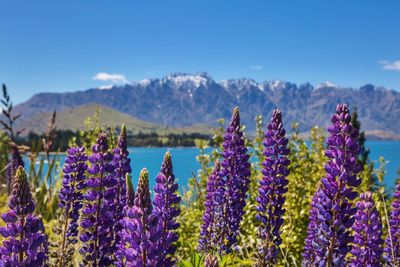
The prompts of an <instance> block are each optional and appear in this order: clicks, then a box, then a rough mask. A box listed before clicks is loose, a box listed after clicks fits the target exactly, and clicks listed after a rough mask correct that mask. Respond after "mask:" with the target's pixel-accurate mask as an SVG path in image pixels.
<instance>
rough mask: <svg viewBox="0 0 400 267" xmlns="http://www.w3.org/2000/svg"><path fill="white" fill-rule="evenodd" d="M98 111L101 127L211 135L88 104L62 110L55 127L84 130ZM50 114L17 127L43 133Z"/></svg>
mask: <svg viewBox="0 0 400 267" xmlns="http://www.w3.org/2000/svg"><path fill="white" fill-rule="evenodd" d="M97 111H99V121H100V124H101V126H103V127H107V126H113V127H119V126H121V124H123V123H124V124H125V125H126V127H127V129H128V130H129V131H131V132H133V133H138V132H142V133H151V132H157V133H158V134H167V133H203V134H211V130H210V127H209V126H206V125H194V126H191V127H187V128H171V127H166V126H162V125H157V124H154V123H150V122H146V121H142V120H139V119H136V118H133V117H131V116H129V115H127V114H124V113H121V112H119V111H117V110H115V109H112V108H109V107H105V106H101V105H96V104H88V105H82V106H77V107H74V108H67V109H63V110H62V111H59V112H57V117H56V127H57V129H60V130H73V131H76V130H82V129H84V128H85V121H86V119H87V118H89V117H91V118H93V116H94V114H95V113H96V112H97ZM51 115H52V112H40V113H38V114H35V115H34V116H32V117H30V118H29V119H24V117H21V120H20V122H19V124H18V125H17V126H18V127H23V128H25V129H26V130H25V134H27V133H29V132H30V131H32V132H35V133H43V132H44V131H46V129H47V128H48V123H49V121H50V118H51Z"/></svg>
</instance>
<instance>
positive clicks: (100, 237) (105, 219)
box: [80, 133, 116, 266]
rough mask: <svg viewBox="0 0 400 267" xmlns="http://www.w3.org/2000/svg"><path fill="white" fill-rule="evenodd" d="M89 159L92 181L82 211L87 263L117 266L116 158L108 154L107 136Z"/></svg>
mask: <svg viewBox="0 0 400 267" xmlns="http://www.w3.org/2000/svg"><path fill="white" fill-rule="evenodd" d="M92 152H93V154H92V155H91V156H89V161H90V163H91V165H90V167H89V168H88V173H89V177H88V179H87V181H86V188H87V192H86V193H85V195H84V199H85V204H84V207H83V209H82V219H81V223H80V225H81V227H82V229H83V231H82V234H81V235H80V240H81V241H82V244H83V246H82V248H81V249H80V253H81V254H82V256H83V261H84V263H85V264H87V265H91V266H106V265H110V264H112V263H113V253H114V247H115V246H114V242H113V241H114V238H113V237H114V235H113V229H114V223H115V222H114V221H113V218H114V211H115V206H114V198H115V195H114V187H115V185H116V179H115V177H114V166H113V164H112V159H113V155H112V153H110V152H109V150H108V144H107V135H106V134H105V133H100V134H99V137H98V138H97V142H96V143H95V144H94V145H93V147H92Z"/></svg>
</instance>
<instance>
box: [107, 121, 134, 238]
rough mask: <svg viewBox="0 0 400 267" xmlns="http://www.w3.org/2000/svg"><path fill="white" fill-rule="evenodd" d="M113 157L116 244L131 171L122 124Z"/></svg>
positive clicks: (124, 128)
mask: <svg viewBox="0 0 400 267" xmlns="http://www.w3.org/2000/svg"><path fill="white" fill-rule="evenodd" d="M113 153H114V159H113V164H114V167H115V179H116V182H117V184H116V186H115V187H114V189H113V193H114V195H115V197H114V198H113V200H112V201H114V203H113V205H114V206H115V213H114V219H113V221H114V222H115V224H114V231H113V232H114V233H115V235H114V238H115V240H114V244H118V243H119V240H120V234H119V233H121V229H122V225H121V220H122V219H123V218H124V216H125V214H124V207H125V205H126V175H127V174H130V173H131V171H132V170H131V166H130V162H131V160H130V158H129V151H128V146H127V135H126V127H125V125H122V127H121V133H120V136H119V139H118V145H117V147H116V148H114V150H113Z"/></svg>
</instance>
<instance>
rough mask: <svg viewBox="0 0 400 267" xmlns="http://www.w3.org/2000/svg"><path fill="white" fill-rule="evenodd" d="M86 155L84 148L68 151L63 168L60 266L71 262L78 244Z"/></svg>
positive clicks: (58, 262)
mask: <svg viewBox="0 0 400 267" xmlns="http://www.w3.org/2000/svg"><path fill="white" fill-rule="evenodd" d="M86 160H87V157H86V153H85V148H84V147H72V148H70V149H68V151H67V158H66V159H65V165H64V168H63V173H64V177H63V180H62V188H61V190H60V192H59V194H58V198H59V207H60V208H62V209H63V218H62V220H63V227H62V230H61V231H60V234H61V235H62V236H61V240H60V244H58V248H59V251H58V255H57V257H58V259H57V264H58V266H63V265H64V264H65V263H68V262H71V261H72V257H73V254H74V252H75V248H74V247H75V246H74V245H75V244H76V243H77V242H78V240H77V236H78V219H79V215H80V210H81V208H82V200H83V195H82V189H83V188H84V182H85V179H86V176H85V171H86V170H87V165H86Z"/></svg>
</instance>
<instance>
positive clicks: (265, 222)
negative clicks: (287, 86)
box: [256, 109, 290, 266]
mask: <svg viewBox="0 0 400 267" xmlns="http://www.w3.org/2000/svg"><path fill="white" fill-rule="evenodd" d="M285 134H286V131H285V129H284V128H283V123H282V113H281V111H280V110H279V109H276V110H274V111H273V113H272V118H271V122H270V123H269V124H268V126H267V130H266V132H265V139H264V147H265V148H264V152H263V154H264V156H265V160H264V162H263V163H262V165H263V170H262V174H263V176H262V179H261V180H260V185H259V188H258V197H257V202H258V206H257V215H256V219H257V220H258V221H259V222H260V225H259V227H258V236H259V241H260V243H259V247H258V260H259V265H260V266H267V265H274V264H275V263H276V260H277V256H278V252H279V245H280V244H281V243H282V239H281V235H280V228H281V226H282V224H283V215H284V213H285V209H284V208H283V204H284V203H285V196H284V194H285V193H286V192H287V191H288V188H287V185H288V183H289V182H288V179H287V178H286V177H287V176H288V175H289V170H288V165H289V163H290V161H289V159H288V157H287V155H288V154H289V152H290V151H289V149H288V148H287V144H288V139H287V138H285Z"/></svg>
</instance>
